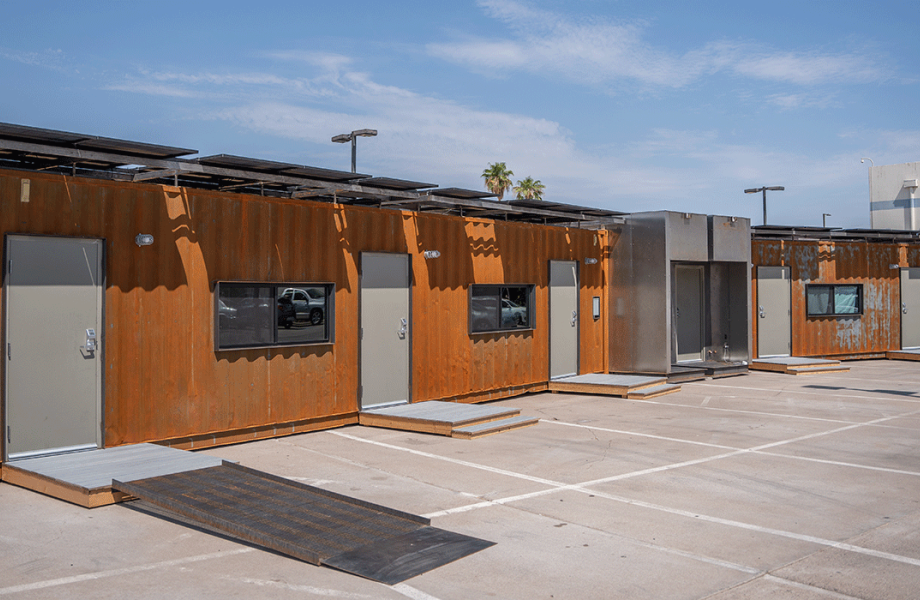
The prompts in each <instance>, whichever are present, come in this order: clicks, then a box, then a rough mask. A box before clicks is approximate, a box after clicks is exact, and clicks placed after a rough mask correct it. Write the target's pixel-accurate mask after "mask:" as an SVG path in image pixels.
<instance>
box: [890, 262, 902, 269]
mask: <svg viewBox="0 0 920 600" xmlns="http://www.w3.org/2000/svg"><path fill="white" fill-rule="evenodd" d="M888 268H889V269H900V268H901V265H899V264H898V263H891V264H890V265H888Z"/></svg>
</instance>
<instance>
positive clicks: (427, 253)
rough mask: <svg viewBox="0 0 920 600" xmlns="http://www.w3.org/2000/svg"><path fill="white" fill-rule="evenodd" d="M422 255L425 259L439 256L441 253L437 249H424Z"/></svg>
mask: <svg viewBox="0 0 920 600" xmlns="http://www.w3.org/2000/svg"><path fill="white" fill-rule="evenodd" d="M423 256H424V257H425V258H426V259H427V258H438V257H439V256H441V253H440V252H438V251H437V250H425V252H424V253H423Z"/></svg>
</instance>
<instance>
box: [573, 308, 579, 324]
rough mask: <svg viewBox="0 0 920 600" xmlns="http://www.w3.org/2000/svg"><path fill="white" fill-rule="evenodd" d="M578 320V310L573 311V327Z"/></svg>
mask: <svg viewBox="0 0 920 600" xmlns="http://www.w3.org/2000/svg"><path fill="white" fill-rule="evenodd" d="M577 321H578V311H575V310H573V311H572V327H575V324H576V322H577Z"/></svg>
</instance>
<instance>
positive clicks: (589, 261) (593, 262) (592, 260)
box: [585, 258, 597, 265]
mask: <svg viewBox="0 0 920 600" xmlns="http://www.w3.org/2000/svg"><path fill="white" fill-rule="evenodd" d="M585 264H586V265H596V264H597V259H596V258H586V259H585Z"/></svg>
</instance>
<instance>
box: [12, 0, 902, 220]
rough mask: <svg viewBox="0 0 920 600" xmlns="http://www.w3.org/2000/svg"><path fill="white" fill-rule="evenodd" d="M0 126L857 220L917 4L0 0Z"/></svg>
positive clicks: (782, 216) (889, 122)
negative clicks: (359, 132)
mask: <svg viewBox="0 0 920 600" xmlns="http://www.w3.org/2000/svg"><path fill="white" fill-rule="evenodd" d="M3 8H4V18H3V20H2V23H0V82H3V86H2V89H3V93H2V94H0V121H3V122H10V123H17V124H22V125H30V126H35V127H46V128H52V129H63V130H67V131H74V132H79V133H87V134H94V135H102V136H108V137H119V138H126V139H132V140H138V141H145V142H151V143H161V144H166V145H172V146H180V147H186V148H194V149H197V150H198V151H199V152H200V154H201V155H202V156H205V155H209V154H220V153H224V154H239V155H243V156H251V157H258V158H266V159H272V160H280V161H286V162H293V163H297V164H307V165H313V166H320V167H327V168H335V169H342V170H348V169H349V168H350V162H349V161H350V153H349V149H348V147H347V145H340V144H333V143H331V142H330V138H331V137H332V136H333V135H336V134H340V133H347V132H349V131H351V130H353V129H363V128H374V129H377V130H378V131H379V135H378V137H376V138H373V139H367V138H364V139H359V141H358V170H359V172H363V173H368V174H372V175H384V176H390V177H399V178H405V179H412V180H416V181H426V182H431V183H437V184H439V185H441V186H442V187H447V186H459V187H466V188H474V189H482V185H483V184H482V179H481V177H480V174H481V173H482V170H483V169H484V168H485V167H486V166H487V165H488V163H490V162H495V161H504V162H506V163H507V164H508V166H509V167H510V168H511V169H512V170H513V171H514V174H515V177H514V179H515V180H516V179H519V178H523V177H525V176H532V177H534V178H536V179H539V180H541V181H542V182H543V183H544V185H545V186H546V196H545V197H546V199H547V200H553V201H559V202H569V203H574V204H582V205H589V206H599V207H604V208H609V209H612V210H622V211H642V210H660V209H667V210H676V211H689V212H702V213H710V214H722V215H737V216H745V217H750V218H752V220H753V222H754V224H760V222H761V202H760V196H759V195H756V196H755V195H745V194H744V193H743V190H744V189H745V188H749V187H759V186H763V185H768V186H773V185H783V186H785V187H786V190H785V191H784V192H771V193H770V194H769V196H768V202H769V221H770V223H771V224H783V225H821V215H822V213H830V214H831V215H832V216H831V217H829V218H828V225H829V226H839V227H868V226H869V215H868V178H867V166H868V164H869V162H868V161H866V163H865V164H861V163H860V159H861V158H863V157H868V158H871V159H872V160H873V161H874V164H876V165H883V164H893V163H903V162H914V161H918V160H920V120H918V117H917V115H918V112H920V111H918V108H920V102H918V96H920V94H918V92H920V60H918V58H920V36H918V35H917V33H916V31H915V26H914V22H915V21H916V20H917V19H916V15H917V11H916V5H915V4H914V3H908V2H876V3H867V2H865V1H864V0H863V1H860V2H850V1H847V0H841V1H835V2H830V1H820V0H819V1H815V2H801V1H796V2H785V1H774V2H769V3H743V2H698V3H685V2H673V3H672V2H638V1H633V0H624V1H602V0H583V1H581V2H577V3H573V2H563V1H550V0H534V1H524V0H521V1H512V0H489V1H482V2H475V1H468V2H467V1H463V0H457V1H455V2H450V3H438V2H430V1H428V2H421V1H418V2H417V1H408V2H397V3H381V2H363V1H352V0H339V1H338V2H271V1H263V2H260V3H254V2H233V1H223V2H188V1H186V2H171V1H161V2H157V3H153V4H151V3H127V2H93V1H82V2H66V3H65V2H41V1H33V2H15V3H14V2H6V3H4V6H3Z"/></svg>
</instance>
